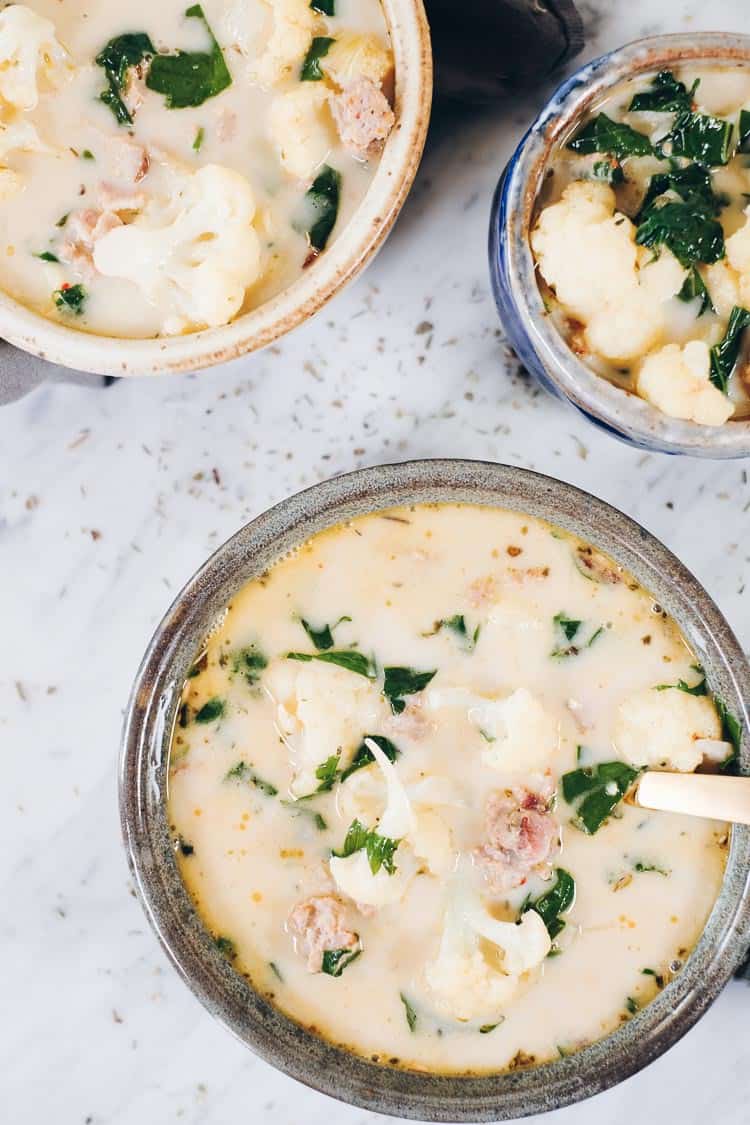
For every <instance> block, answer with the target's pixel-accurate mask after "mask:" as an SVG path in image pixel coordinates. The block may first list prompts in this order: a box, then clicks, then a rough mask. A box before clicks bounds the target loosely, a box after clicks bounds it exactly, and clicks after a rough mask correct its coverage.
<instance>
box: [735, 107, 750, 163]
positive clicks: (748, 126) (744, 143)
mask: <svg viewBox="0 0 750 1125" xmlns="http://www.w3.org/2000/svg"><path fill="white" fill-rule="evenodd" d="M737 151H738V152H743V153H747V152H750V110H747V109H741V110H740V120H739V123H738V125H737Z"/></svg>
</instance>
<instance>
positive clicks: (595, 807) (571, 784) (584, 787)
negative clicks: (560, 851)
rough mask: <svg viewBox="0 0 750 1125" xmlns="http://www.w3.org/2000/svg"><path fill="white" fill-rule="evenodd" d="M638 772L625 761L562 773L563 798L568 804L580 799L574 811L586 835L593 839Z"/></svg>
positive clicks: (605, 763) (576, 820) (602, 763)
mask: <svg viewBox="0 0 750 1125" xmlns="http://www.w3.org/2000/svg"><path fill="white" fill-rule="evenodd" d="M640 772H641V771H640V770H637V769H634V768H633V767H632V766H628V765H626V764H625V762H600V763H599V765H597V766H584V767H581V768H579V769H576V770H571V771H570V773H566V774H563V777H562V791H563V797H564V798H565V800H566V801H567V802H568V804H569V805H572V804H574V803H575V802H576V801H578V799H579V798H583V799H582V800H581V801H580V803H579V804H578V808H577V810H576V818H575V822H574V823H576V824H577V825H578V827H579V828H581V829H582V830H583V831H584V832H586V834H587V835H589V836H593V835H594V833H595V832H596V831H598V829H599V828H601V826H602V824H603V823H604V822H605V820H606V819H607V817H609V816H610V815H611V814H612V813H613V812H614V810H615V808H616V807H617V805H619V803H620V801H621V800H622V799H623V797H624V796H625V794H626V793H627V791H628V789H629V788H630V786H631V785H632V784H633V782H634V781H635V779H636V778H637V777H638V775H639V773H640Z"/></svg>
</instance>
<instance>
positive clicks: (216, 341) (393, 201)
mask: <svg viewBox="0 0 750 1125" xmlns="http://www.w3.org/2000/svg"><path fill="white" fill-rule="evenodd" d="M382 5H383V11H384V14H385V19H386V23H387V25H388V31H389V33H390V38H391V45H392V48H393V55H394V61H395V73H396V105H395V111H396V125H395V127H394V129H393V131H392V133H391V135H390V137H389V138H388V140H387V142H386V145H385V148H384V150H383V155H382V157H381V159H380V162H379V164H378V167H377V170H376V172H375V175H374V177H373V180H372V182H371V184H370V186H369V188H368V190H367V193H366V195H365V197H364V199H363V201H362V203H361V204H360V206H359V208H358V209H357V211H356V212H355V214H354V217H353V218H352V219H351V221H350V222H349V223H348V225H347V226H346V227H345V228H344V229H343V230H342V232H341V234H340V235H339V236H338V237H337V238H336V240H335V242H333V244H332V245H331V248H330V249H329V250H326V252H325V254H323V255H321V257H320V259H319V260H318V261H317V262H316V263H315V267H314V269H310V270H307V271H306V272H305V273H304V274H303V275H302V277H300V278H299V279H298V280H297V281H295V282H294V283H293V284H292V285H290V286H289V288H288V289H285V290H284V291H283V292H281V293H279V294H278V295H277V296H276V297H273V298H271V300H269V301H266V302H265V304H262V305H260V306H259V307H258V308H257V309H253V310H252V311H251V312H248V313H245V314H244V315H243V316H239V317H237V319H236V320H233V321H231V323H229V324H226V325H224V326H222V327H221V328H209V329H205V330H204V331H201V332H193V333H190V334H189V335H186V336H174V337H164V338H158V339H150V340H132V339H123V338H115V337H112V336H96V335H93V334H91V333H88V332H80V331H77V330H75V329H73V328H68V327H66V326H65V325H63V324H56V323H54V322H53V321H51V320H47V319H46V318H45V317H43V316H40V315H39V314H38V313H35V312H32V310H31V309H28V308H26V307H25V306H24V305H22V304H20V303H19V302H18V301H15V300H13V298H12V297H10V296H8V295H7V294H5V293H2V292H0V337H2V338H4V339H5V340H7V341H8V342H9V343H10V344H15V345H16V346H17V347H19V348H23V349H24V350H25V351H27V352H31V353H32V355H36V356H39V357H41V358H42V359H46V360H50V361H51V362H53V363H58V364H62V365H63V366H65V367H72V368H75V369H77V370H79V371H90V372H95V373H97V374H100V375H156V374H160V373H164V372H184V371H196V370H198V369H200V368H202V367H210V366H212V365H213V364H215V363H224V362H225V361H226V360H230V359H235V358H236V357H237V356H240V355H244V354H245V352H251V351H254V350H255V349H256V348H262V347H265V345H267V344H270V343H272V341H274V340H276V339H278V338H279V336H283V335H284V333H285V332H289V331H290V329H292V328H295V327H296V326H297V325H298V324H300V323H302V321H303V320H306V319H307V318H308V317H309V316H312V315H313V313H315V312H317V311H318V309H319V308H321V306H322V305H324V304H325V303H326V301H328V300H329V299H330V298H331V297H332V296H333V295H334V294H335V293H337V292H338V290H339V289H341V288H342V286H344V285H345V284H346V282H347V281H349V280H351V278H353V277H354V276H355V275H356V274H357V273H359V271H360V270H361V269H363V267H364V266H365V265H366V264H367V262H369V261H370V259H371V258H372V257H373V255H374V254H375V253H376V251H377V250H378V249H379V248H380V246H381V245H382V244H383V242H384V240H385V237H386V235H387V234H388V231H389V230H390V228H391V227H392V225H393V223H394V221H395V219H396V216H397V215H398V213H399V211H400V209H401V206H402V205H403V202H404V200H405V199H406V196H407V195H408V192H409V188H410V187H411V185H412V182H413V180H414V176H415V175H416V171H417V168H418V166H419V161H420V158H421V156H422V149H423V148H424V142H425V137H426V135H427V126H428V123H429V118H430V106H431V101H432V53H431V49H430V32H429V28H428V25H427V19H426V16H425V12H424V7H423V4H422V0H382Z"/></svg>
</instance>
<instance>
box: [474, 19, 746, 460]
mask: <svg viewBox="0 0 750 1125" xmlns="http://www.w3.org/2000/svg"><path fill="white" fill-rule="evenodd" d="M680 62H699V63H700V62H708V63H711V62H720V63H721V62H729V63H735V64H737V65H740V66H744V67H746V68H747V67H749V66H750V35H725V34H723V33H720V32H710V31H695V32H688V33H685V34H682V35H658V36H654V37H653V38H651V39H638V40H636V42H634V43H628V44H627V45H626V46H624V47H620V48H619V49H618V50H616V51H611V52H610V53H609V54H607V55H602V56H601V57H600V58H597V59H593V60H591V61H590V62H587V63H585V64H584V65H583V66H582V67H581V68H580V70H577V71H576V72H575V73H574V74H572V75H571V76H570V77H569V78H566V80H565V81H564V82H563V84H562V85H561V86H560V87H559V88H558V89H557V90H556V91H555V92H554V94H553V95H552V97H551V98H550V99H549V101H548V102H547V104H546V105H545V106H544V108H543V109H542V110H541V112H540V114H539V116H538V117H537V119H536V120H535V121H534V122H533V123H532V125H531V126H530V128H529V130H528V132H527V133H526V134H525V136H524V137H523V138H522V140H521V142H520V144H519V145H518V148H517V149H516V151H515V152H514V154H513V156H512V157H511V159H510V161H509V163H508V165H507V167H506V169H505V171H504V172H503V175H502V177H501V179H500V183H499V184H498V187H497V191H496V193H495V199H494V202H493V205H492V214H491V216H490V234H489V258H490V277H491V280H492V288H493V292H494V295H495V303H496V304H497V309H498V312H499V314H500V319H501V321H502V323H503V327H504V329H505V333H506V336H507V337H508V340H509V341H510V343H511V344H512V346H513V348H514V349H515V351H516V352H517V353H518V355H519V357H520V358H521V360H522V362H523V363H524V365H525V366H526V367H527V368H528V370H529V371H530V372H531V373H532V374H533V375H534V376H535V377H536V378H537V379H538V380H539V382H540V383H541V384H542V385H543V386H545V387H546V388H547V390H549V391H551V392H552V393H553V394H555V395H557V396H559V397H560V398H564V399H566V400H567V401H568V402H570V403H571V404H572V405H573V406H575V407H577V409H578V410H580V411H581V413H582V414H584V415H585V416H586V417H587V418H588V419H589V420H590V421H591V422H594V423H595V424H596V425H598V426H601V427H602V428H603V429H605V430H608V431H609V432H610V433H612V434H614V435H615V436H616V437H619V438H621V439H622V440H623V441H626V442H628V444H631V445H635V446H638V447H639V448H641V449H649V450H658V451H659V452H661V453H684V454H689V455H691V456H693V457H717V458H718V457H722V458H723V457H747V456H750V419H748V418H743V419H738V420H736V421H731V420H730V421H729V422H727V423H726V424H725V425H724V426H699V425H698V424H697V423H695V422H683V421H680V420H679V419H677V418H670V417H668V416H667V415H666V414H663V413H662V412H661V411H660V410H657V409H656V407H654V406H652V405H651V404H650V403H648V402H646V401H645V400H644V399H642V398H639V397H638V396H637V395H635V394H632V393H630V392H629V391H626V390H623V389H622V388H621V387H616V386H614V385H613V384H612V383H609V382H607V380H606V379H603V378H602V377H601V376H600V375H597V374H596V372H594V371H592V370H591V368H590V367H587V366H586V364H585V363H584V362H583V361H582V360H581V359H579V358H578V357H577V356H576V355H575V354H574V352H572V351H571V349H570V348H569V347H568V345H567V343H566V341H565V340H564V339H563V337H562V336H561V335H560V333H559V332H558V330H557V328H556V327H555V325H554V324H553V322H552V319H551V317H550V316H549V315H548V314H547V312H546V309H545V307H544V301H543V300H542V295H541V293H540V291H539V285H538V282H537V276H536V269H535V265H534V259H533V256H532V253H531V247H530V245H529V231H530V228H531V225H532V221H533V217H534V207H535V203H536V198H537V194H538V192H539V189H540V187H541V184H542V181H543V178H544V174H545V171H546V169H547V167H548V164H549V159H550V156H551V154H552V152H553V151H554V149H555V147H556V146H557V145H558V144H559V143H560V141H562V140H563V139H564V138H565V137H566V136H567V134H568V133H569V132H570V130H571V129H572V128H573V127H574V125H575V123H576V122H577V121H579V120H580V119H581V118H582V117H583V116H584V115H585V114H587V113H589V112H590V110H591V107H592V106H594V105H596V104H597V103H598V102H600V101H601V100H602V98H604V97H606V95H607V93H608V91H609V90H611V89H612V88H613V87H614V86H617V85H619V83H621V82H623V81H624V80H626V79H628V78H631V77H633V76H634V75H636V74H641V73H643V72H644V71H656V70H661V69H663V68H665V67H667V68H668V67H670V66H674V65H675V64H677V63H680Z"/></svg>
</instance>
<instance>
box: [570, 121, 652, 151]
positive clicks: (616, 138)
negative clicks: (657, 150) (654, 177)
mask: <svg viewBox="0 0 750 1125" xmlns="http://www.w3.org/2000/svg"><path fill="white" fill-rule="evenodd" d="M566 147H567V148H569V149H572V151H573V152H579V153H581V154H583V155H590V154H591V153H594V152H602V153H606V154H607V155H608V156H614V157H615V158H616V159H617V160H624V159H625V158H626V157H628V156H651V155H652V154H653V151H654V148H653V145H652V144H651V141H650V140H649V139H648V137H646V136H645V135H644V134H643V133H639V132H638V130H637V129H631V127H630V125H625V124H624V123H623V122H621V121H613V120H612V118H611V117H608V116H607V114H606V113H598V114H597V115H596V117H592V119H591V120H590V121H587V122H586V124H585V125H584V126H583V127H582V128H581V129H579V130H578V132H577V133H576V135H575V136H574V137H573V139H572V140H570V141H568V144H567V146H566Z"/></svg>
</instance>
